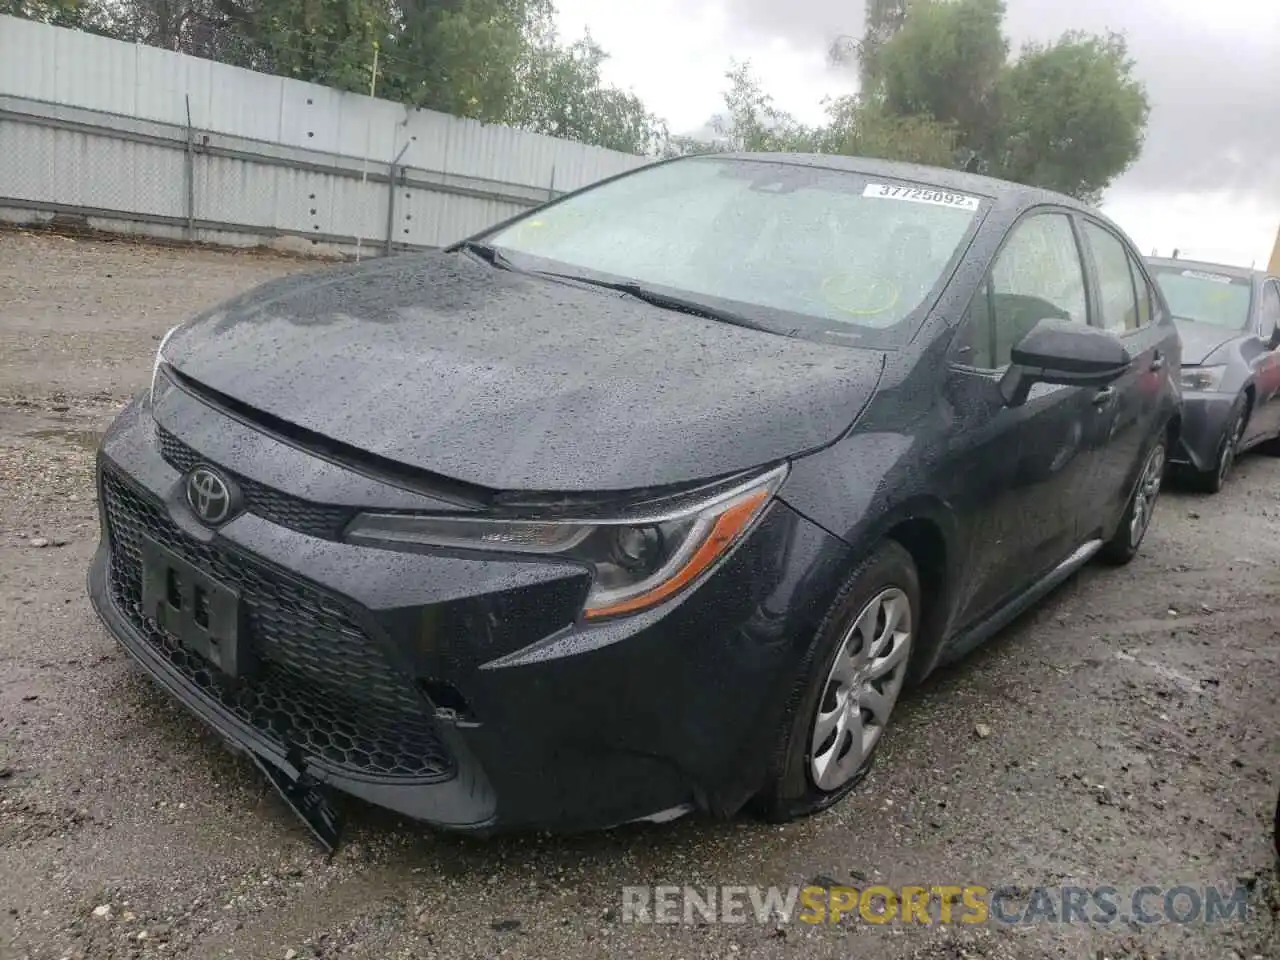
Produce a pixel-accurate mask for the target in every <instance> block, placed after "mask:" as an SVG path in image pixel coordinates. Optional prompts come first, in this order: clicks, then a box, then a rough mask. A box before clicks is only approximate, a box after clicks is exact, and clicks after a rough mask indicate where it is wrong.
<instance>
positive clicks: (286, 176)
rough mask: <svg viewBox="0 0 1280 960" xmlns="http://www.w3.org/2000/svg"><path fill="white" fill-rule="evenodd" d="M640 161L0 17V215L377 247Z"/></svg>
mask: <svg viewBox="0 0 1280 960" xmlns="http://www.w3.org/2000/svg"><path fill="white" fill-rule="evenodd" d="M646 162H648V160H647V159H646V158H644V157H639V156H633V155H631V154H624V153H618V152H615V151H612V150H603V149H600V148H598V147H589V146H584V145H583V144H580V143H573V142H570V141H567V140H558V139H556V138H554V137H547V136H542V135H540V134H533V133H525V132H522V131H518V130H513V129H511V128H509V127H503V126H495V125H488V124H482V123H479V122H477V121H474V120H462V119H459V118H457V117H452V116H448V115H446V114H441V113H435V112H433V111H429V110H418V109H413V108H406V107H404V106H402V105H400V104H397V103H392V102H390V101H387V100H378V99H374V98H373V97H365V96H360V95H358V94H352V93H342V92H340V91H337V90H333V89H330V88H328V87H322V86H318V85H316V84H311V83H302V82H299V81H297V80H290V79H288V78H284V77H275V76H269V75H267V74H261V73H255V72H254V71H251V70H244V69H241V68H239V67H230V66H226V65H224V64H220V63H215V62H213V61H211V60H201V59H199V58H197V57H191V56H187V55H185V54H180V53H173V52H171V51H168V50H161V49H158V48H155V47H148V46H142V45H138V44H130V43H123V42H121V41H118V40H110V39H106V38H104V37H96V36H93V35H90V34H85V33H80V32H78V31H74V30H66V29H63V28H60V27H51V26H48V25H46V24H40V23H32V22H30V21H26V20H20V19H16V18H14V17H8V16H0V218H3V219H7V220H10V221H17V222H23V221H27V220H32V219H48V218H50V217H52V216H63V217H67V216H70V217H73V218H77V219H82V220H84V221H85V222H87V223H88V224H89V225H91V226H95V227H99V228H103V229H108V230H116V231H124V232H133V233H141V234H146V235H151V236H159V237H166V238H172V239H186V240H193V241H205V242H215V243H229V244H236V245H256V244H267V243H270V244H273V245H277V246H285V247H289V246H292V247H295V248H302V249H315V248H317V247H319V248H320V249H323V250H325V251H332V250H339V251H343V252H348V253H349V252H351V251H355V250H363V251H364V252H365V253H375V252H376V253H382V252H388V251H393V250H402V249H421V248H427V247H438V246H443V245H445V244H447V243H450V242H452V241H454V240H456V239H459V238H461V237H463V236H466V235H467V234H469V233H472V232H474V231H476V230H479V229H481V228H483V227H485V226H487V225H489V224H491V223H494V222H496V221H498V220H501V219H503V218H504V217H508V216H511V215H512V214H514V213H517V212H519V211H520V210H522V209H526V208H528V207H530V206H532V205H534V204H536V203H540V202H542V201H544V200H546V199H548V198H549V197H552V196H555V195H557V194H559V193H563V192H564V191H566V190H572V189H576V188H577V187H580V186H585V185H586V184H588V183H592V182H594V181H596V180H599V179H602V178H603V177H607V176H611V175H612V174H615V173H620V172H622V171H624V170H628V169H632V168H634V167H637V166H640V165H642V164H644V163H646Z"/></svg>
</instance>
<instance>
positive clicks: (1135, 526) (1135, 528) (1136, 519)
mask: <svg viewBox="0 0 1280 960" xmlns="http://www.w3.org/2000/svg"><path fill="white" fill-rule="evenodd" d="M1163 479H1164V444H1163V443H1158V444H1156V448H1155V449H1154V450H1152V451H1151V454H1150V455H1149V456H1148V457H1147V462H1146V464H1145V465H1144V466H1143V468H1142V476H1141V477H1140V478H1139V480H1138V488H1137V489H1136V490H1135V491H1134V492H1133V518H1132V519H1131V520H1130V521H1129V546H1130V547H1137V546H1138V544H1139V543H1141V542H1142V538H1143V536H1144V535H1145V534H1146V532H1147V527H1148V526H1150V524H1151V514H1152V513H1153V512H1154V511H1155V508H1156V497H1158V496H1159V495H1160V483H1161V482H1162V481H1163Z"/></svg>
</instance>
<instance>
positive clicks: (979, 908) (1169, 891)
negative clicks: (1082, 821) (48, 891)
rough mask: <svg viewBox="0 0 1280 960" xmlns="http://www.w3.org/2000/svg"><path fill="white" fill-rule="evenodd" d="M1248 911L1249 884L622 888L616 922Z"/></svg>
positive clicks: (982, 919) (1122, 916)
mask: <svg viewBox="0 0 1280 960" xmlns="http://www.w3.org/2000/svg"><path fill="white" fill-rule="evenodd" d="M1248 916H1249V891H1248V888H1246V887H1243V886H1237V887H1235V888H1234V889H1232V890H1229V891H1223V890H1221V889H1219V888H1218V887H1216V886H1200V887H1192V886H1187V885H1179V886H1171V887H1165V886H1159V885H1154V884H1149V885H1144V886H1138V887H1124V888H1121V887H1114V886H1098V887H1078V886H1058V887H1033V888H1030V889H1027V888H1025V887H1016V886H1003V887H995V888H990V887H986V886H979V885H977V884H963V885H962V884H956V885H934V886H902V887H888V886H882V885H872V886H866V887H852V886H850V887H845V886H831V887H823V886H812V885H811V886H805V887H799V886H793V887H762V886H710V887H692V886H684V887H680V886H671V885H667V886H662V885H659V886H647V887H646V886H630V887H623V888H622V922H623V923H689V924H692V923H751V922H755V923H759V924H767V923H791V922H792V921H794V920H798V921H800V922H801V923H808V924H835V923H848V922H854V923H857V922H861V923H874V924H891V923H899V924H916V925H930V924H951V923H961V924H983V923H992V922H994V923H1001V924H1040V923H1064V924H1070V923H1080V924H1103V925H1105V924H1111V923H1124V922H1136V923H1140V924H1155V923H1183V924H1185V923H1207V924H1212V923H1222V922H1225V921H1230V920H1236V921H1241V922H1242V921H1244V920H1246V919H1247V918H1248Z"/></svg>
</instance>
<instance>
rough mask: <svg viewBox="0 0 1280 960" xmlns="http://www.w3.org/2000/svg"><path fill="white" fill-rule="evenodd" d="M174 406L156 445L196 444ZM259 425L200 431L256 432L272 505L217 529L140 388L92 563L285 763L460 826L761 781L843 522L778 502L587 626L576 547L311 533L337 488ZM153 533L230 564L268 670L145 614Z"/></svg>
mask: <svg viewBox="0 0 1280 960" xmlns="http://www.w3.org/2000/svg"><path fill="white" fill-rule="evenodd" d="M210 423H216V425H215V426H213V427H210ZM164 426H165V427H166V428H167V429H168V431H170V432H168V433H166V434H164V436H165V438H166V439H165V443H166V446H167V447H173V446H174V445H175V444H176V445H177V446H178V447H179V448H183V449H187V450H188V452H189V453H193V451H191V450H190V448H189V447H186V446H185V444H184V442H183V438H181V437H177V436H175V433H176V432H177V430H178V429H179V427H178V425H177V423H176V422H175V421H174V419H173V418H169V419H168V421H167V422H166V423H165V424H164ZM249 429H250V428H248V427H246V426H245V425H243V424H241V423H238V422H234V421H232V420H231V419H230V418H223V419H222V420H217V421H215V420H210V419H208V418H206V419H204V420H202V421H201V427H200V429H199V430H198V431H195V433H196V434H198V435H199V438H200V442H201V446H202V449H204V448H206V446H205V445H206V442H207V443H208V445H209V448H210V449H219V450H223V451H225V450H227V449H231V448H233V447H234V448H237V449H241V450H246V449H255V450H257V451H258V453H257V454H255V455H254V456H253V457H250V458H249V459H248V460H246V461H245V462H240V461H237V462H236V463H235V464H234V468H235V471H236V472H237V473H238V474H239V475H240V476H241V477H242V478H245V479H244V483H245V484H246V485H247V486H248V487H249V488H251V489H252V490H253V491H255V494H254V497H256V500H255V499H254V497H247V498H246V500H247V502H248V503H249V505H250V509H257V507H255V504H257V505H258V506H260V507H261V509H260V510H259V512H258V513H254V512H246V513H244V514H242V515H240V516H239V517H237V518H236V519H235V520H233V521H232V522H230V523H229V524H227V525H226V526H224V527H223V528H221V529H220V530H218V531H217V532H214V531H210V530H208V529H206V528H204V527H202V526H201V525H200V524H198V523H197V522H196V521H195V519H194V517H193V516H192V515H191V513H190V511H189V510H188V509H187V508H186V505H185V503H184V502H183V501H182V498H181V497H180V496H179V492H180V487H181V483H180V481H181V478H182V476H183V473H182V471H181V470H180V469H178V468H176V467H175V466H174V463H175V461H176V460H180V458H176V457H175V456H174V452H173V450H172V449H162V445H161V442H160V439H159V438H158V434H157V429H156V424H155V422H154V421H153V419H152V415H151V410H150V407H149V405H148V404H147V403H146V401H145V399H143V398H139V399H138V400H136V401H135V402H134V403H133V404H131V405H130V407H129V408H127V409H126V410H125V412H124V413H122V414H121V416H120V418H119V419H118V420H117V422H116V423H115V424H114V425H113V426H112V428H111V429H110V430H109V431H108V433H107V435H106V437H105V438H104V441H103V446H102V449H101V451H100V454H99V497H100V503H101V514H102V542H101V545H100V547H99V550H98V552H97V554H96V555H95V557H94V560H93V563H92V565H91V568H90V571H89V593H90V596H91V597H92V600H93V604H94V607H95V609H96V610H97V612H98V614H99V616H100V617H101V619H102V621H103V622H104V623H105V624H106V626H107V627H108V629H109V630H110V631H111V632H112V633H113V634H114V635H115V636H116V638H117V639H118V640H119V641H120V642H121V644H122V645H123V646H124V647H125V649H126V650H128V652H129V653H130V654H132V656H133V657H134V658H135V659H136V660H137V661H138V663H140V664H141V665H142V666H143V668H144V669H145V670H146V671H147V672H148V673H149V674H150V675H151V676H152V677H154V678H155V679H156V680H157V681H158V682H159V683H160V684H161V686H162V687H164V688H165V689H166V690H168V691H169V692H170V693H171V694H172V695H173V696H175V697H176V698H177V699H179V700H180V701H181V702H182V703H183V704H185V705H186V706H187V707H188V708H189V709H191V710H192V711H193V712H194V713H195V714H196V715H197V716H199V717H200V718H201V719H202V720H203V721H204V722H205V723H207V724H208V725H209V726H211V727H213V728H214V729H216V730H217V731H218V732H219V733H220V734H221V735H222V736H223V737H224V738H226V739H227V740H228V741H229V742H230V743H231V744H233V745H234V746H236V747H237V748H239V749H244V750H248V751H251V752H253V753H254V754H255V755H257V756H258V757H259V758H261V759H262V760H263V761H265V762H267V763H271V764H273V765H275V766H277V767H279V768H281V769H286V770H287V769H290V767H291V766H296V763H295V761H296V759H297V758H298V757H301V759H302V761H303V762H304V763H305V769H306V772H307V773H308V774H310V775H311V776H313V777H315V778H316V779H317V780H319V781H320V782H322V783H325V784H327V785H329V786H331V787H334V788H336V789H339V790H341V791H343V792H346V793H349V794H352V795H354V796H357V797H360V798H362V799H364V800H367V801H369V802H372V803H375V804H378V805H380V806H384V807H387V808H390V809H393V810H396V811H398V812H401V813H404V814H406V815H408V816H411V817H414V818H417V819H421V820H424V821H428V822H431V823H434V824H436V825H439V826H442V827H447V828H451V829H458V830H475V831H489V830H492V829H495V828H529V827H541V828H550V829H592V828H598V827H606V826H611V825H614V824H617V823H622V822H627V821H630V820H635V819H643V818H647V817H650V816H653V815H655V814H659V813H661V812H663V811H668V810H672V809H684V808H690V807H696V808H701V809H704V810H708V811H711V812H714V813H720V814H728V813H732V812H733V811H734V810H736V809H737V808H738V807H740V806H741V804H742V803H743V802H745V801H746V799H748V798H749V797H750V795H751V794H752V793H753V792H754V790H755V789H756V788H757V787H758V785H759V783H760V780H761V778H762V776H763V773H764V763H765V762H766V760H767V757H768V755H769V748H770V747H771V746H772V739H773V737H774V736H775V734H776V731H777V729H778V727H779V724H780V721H781V716H782V711H783V708H784V705H785V699H786V696H787V694H788V693H789V692H790V687H791V683H792V680H793V678H794V676H795V672H796V669H797V665H798V663H799V659H800V657H801V655H802V653H803V648H804V646H805V645H806V644H807V643H808V641H809V640H810V638H811V637H812V635H813V628H814V627H816V623H814V622H813V619H814V617H815V616H817V615H820V612H821V609H820V608H821V605H820V604H816V603H814V601H813V597H814V593H815V591H822V590H824V589H826V585H827V583H828V581H829V579H830V578H831V577H833V576H834V574H835V572H836V571H838V570H839V569H840V567H841V566H842V565H843V563H844V561H845V559H846V557H845V551H846V548H845V547H844V546H843V544H841V543H840V542H839V541H837V540H836V539H835V538H833V537H831V536H830V535H828V534H826V533H824V532H822V531H821V530H819V528H817V527H816V526H814V525H813V524H811V523H809V522H808V521H806V520H803V519H802V518H801V517H800V516H799V515H797V514H796V513H794V512H793V511H792V510H790V509H789V508H788V507H786V505H785V504H783V503H781V502H775V503H774V504H773V506H772V507H771V508H770V509H769V511H768V512H767V513H766V516H765V517H764V518H763V520H762V521H761V523H760V524H759V525H758V526H757V527H756V529H755V530H754V531H753V532H752V534H751V535H750V536H749V537H748V538H747V539H746V540H745V541H744V542H743V543H742V544H740V545H739V546H738V548H737V549H736V550H735V551H734V552H733V554H732V555H730V556H729V557H728V558H726V560H725V561H724V562H723V563H722V565H721V567H720V568H719V569H717V570H716V571H715V572H714V573H713V574H712V575H711V576H709V577H708V578H707V579H706V580H705V581H704V582H703V583H701V584H700V585H699V586H697V587H696V588H694V589H693V590H691V591H689V592H687V593H685V594H684V595H682V596H681V597H679V598H676V599H675V600H673V601H671V602H669V603H668V604H666V605H664V606H663V607H661V608H659V609H656V610H652V611H648V612H646V613H644V614H640V615H637V616H634V617H630V618H626V619H623V620H620V621H616V622H612V623H606V624H602V625H597V626H586V625H583V624H580V623H578V622H576V616H577V611H578V609H579V608H580V604H581V599H582V596H583V595H584V593H585V589H586V586H587V584H586V575H585V573H584V571H582V570H581V569H579V568H577V567H570V566H565V565H559V564H551V563H544V562H534V563H530V562H513V561H507V560H487V559H485V560H477V559H463V558H459V557H443V556H438V555H429V554H420V553H412V554H411V553H401V552H395V551H389V550H379V549H372V548H368V547H360V546H355V545H351V544H345V543H341V542H337V541H336V540H332V539H326V538H324V537H323V536H319V535H315V534H319V533H322V532H323V520H324V516H325V513H324V508H321V507H317V505H315V504H309V505H308V504H307V503H306V502H305V501H304V500H302V499H301V498H300V497H299V496H298V495H299V493H300V491H281V490H279V489H278V488H275V491H274V494H272V496H268V495H267V492H264V491H267V490H268V488H267V487H266V485H265V484H263V483H256V481H255V480H254V475H255V473H256V474H263V469H262V465H263V464H266V463H275V462H277V461H278V460H279V459H280V458H284V457H287V456H297V455H298V452H297V450H296V449H291V450H289V451H286V450H285V449H284V445H283V444H280V447H281V449H280V450H276V451H273V450H272V449H271V444H273V443H276V441H275V440H274V439H273V438H269V437H267V435H265V434H262V433H260V432H254V436H253V438H252V442H249V441H247V440H246V441H245V442H230V441H229V440H228V437H229V436H230V435H231V434H233V433H234V432H235V431H242V432H243V431H246V430H249ZM211 430H212V431H213V432H212V433H211V432H210V431H211ZM217 431H224V432H225V434H226V435H224V436H222V437H221V438H219V437H217V436H215V435H214V434H215V433H216V432H217ZM186 439H190V440H192V442H193V443H195V442H196V440H195V439H194V437H193V436H188V437H187V438H186ZM231 439H233V440H234V439H235V438H234V437H232V438H231ZM214 462H217V461H216V460H214ZM220 465H221V466H224V467H229V465H228V464H227V463H225V462H223V463H221V464H220ZM179 466H181V463H180V462H179ZM325 469H329V467H326V468H325ZM333 469H339V468H333ZM314 481H315V478H314V477H313V478H311V482H309V484H308V487H309V488H311V489H314V488H316V487H323V486H324V484H321V483H317V482H314ZM338 486H340V485H338ZM338 486H334V485H330V489H338ZM268 492H269V491H268ZM272 497H274V499H273V498H272ZM370 497H376V494H370V493H369V491H367V490H365V491H362V492H361V494H360V499H361V500H362V501H363V504H362V505H368V502H367V501H369V499H370ZM282 504H283V505H284V506H282ZM300 505H301V506H300ZM286 507H287V509H286ZM260 514H267V515H270V516H271V517H272V520H274V521H277V522H272V520H268V519H265V518H264V516H262V515H260ZM286 524H289V525H286ZM316 524H319V526H318V527H317V526H315V525H316ZM298 528H301V529H298ZM304 529H305V530H306V531H307V532H302V530H304ZM140 535H145V536H147V537H148V538H150V539H153V540H158V541H160V542H161V543H163V544H164V545H165V546H166V547H168V548H169V549H171V550H173V551H175V552H178V553H180V554H182V555H183V556H184V557H185V558H186V559H187V560H188V561H190V562H193V563H195V564H197V565H198V566H200V568H201V569H202V570H204V571H206V572H207V573H210V574H212V575H214V576H215V577H217V578H218V579H219V580H221V581H223V582H230V583H231V584H233V585H234V586H235V587H236V589H237V590H238V591H239V593H240V594H241V595H242V597H243V598H244V600H245V603H246V606H247V607H248V612H247V624H248V626H247V630H246V633H247V635H248V636H249V637H250V642H251V643H252V644H253V645H255V646H256V647H257V648H258V649H257V651H256V654H257V658H258V659H259V661H260V664H261V668H260V670H259V671H258V672H255V673H254V674H253V675H252V676H250V677H249V678H247V679H245V680H240V681H236V682H234V683H232V682H227V681H225V680H224V679H223V678H221V677H220V676H218V675H216V673H217V672H216V671H215V670H213V669H212V668H211V667H209V666H208V665H207V664H206V663H205V662H204V661H202V660H201V659H200V658H199V657H197V656H196V655H194V654H190V653H187V652H186V651H184V650H183V649H181V648H180V647H177V646H176V645H175V644H173V643H172V641H170V640H169V639H168V638H167V637H166V636H165V635H164V634H163V633H162V632H161V631H159V630H158V628H157V627H156V625H155V624H154V622H153V621H151V620H149V619H148V617H147V616H146V614H145V612H144V611H143V609H142V607H141V604H140V603H139V590H138V585H137V579H138V572H137V569H136V568H137V565H138V559H137V557H138V551H137V547H136V542H135V541H136V539H137V538H138V537H139V536H140Z"/></svg>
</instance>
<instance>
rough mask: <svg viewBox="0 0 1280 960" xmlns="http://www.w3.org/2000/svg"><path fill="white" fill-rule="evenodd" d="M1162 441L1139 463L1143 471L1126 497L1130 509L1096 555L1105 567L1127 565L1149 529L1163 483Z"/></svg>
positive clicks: (1163, 448)
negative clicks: (1106, 565)
mask: <svg viewBox="0 0 1280 960" xmlns="http://www.w3.org/2000/svg"><path fill="white" fill-rule="evenodd" d="M1165 457H1166V450H1165V441H1164V437H1161V438H1160V439H1159V440H1157V441H1156V442H1155V446H1153V447H1152V448H1151V449H1150V450H1149V451H1148V452H1147V458H1146V460H1144V461H1143V462H1142V470H1141V471H1140V472H1139V474H1138V483H1137V485H1136V486H1134V488H1133V493H1132V494H1130V495H1129V505H1128V506H1127V507H1125V509H1124V516H1123V517H1121V518H1120V525H1119V526H1118V527H1116V532H1115V533H1114V534H1112V536H1111V539H1110V540H1108V541H1107V542H1106V544H1104V545H1103V547H1102V549H1101V550H1100V551H1098V557H1099V559H1101V560H1103V561H1104V562H1106V563H1111V564H1116V565H1119V564H1123V563H1128V562H1129V561H1130V560H1132V559H1133V558H1134V557H1136V556H1137V555H1138V548H1139V547H1141V546H1142V539H1143V537H1145V536H1146V535H1147V528H1148V527H1150V526H1151V515H1152V513H1153V512H1154V511H1155V507H1156V499H1157V498H1158V497H1159V496H1160V485H1161V483H1162V481H1163V479H1164V467H1165Z"/></svg>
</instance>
